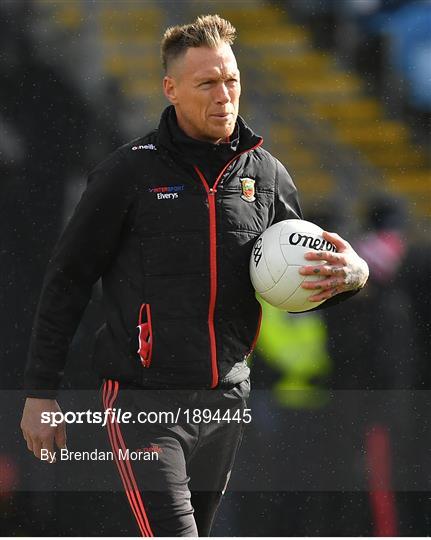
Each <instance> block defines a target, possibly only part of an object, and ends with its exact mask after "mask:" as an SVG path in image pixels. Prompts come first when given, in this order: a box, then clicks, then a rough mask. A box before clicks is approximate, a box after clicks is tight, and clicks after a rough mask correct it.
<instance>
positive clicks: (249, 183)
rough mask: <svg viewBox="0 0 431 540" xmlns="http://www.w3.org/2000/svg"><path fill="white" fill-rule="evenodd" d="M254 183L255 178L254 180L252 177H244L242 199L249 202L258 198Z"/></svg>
mask: <svg viewBox="0 0 431 540" xmlns="http://www.w3.org/2000/svg"><path fill="white" fill-rule="evenodd" d="M254 183H255V180H252V179H251V178H243V179H242V180H241V189H242V195H241V199H243V200H244V201H247V202H253V201H255V200H256V197H255V196H254Z"/></svg>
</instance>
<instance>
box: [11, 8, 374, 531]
mask: <svg viewBox="0 0 431 540" xmlns="http://www.w3.org/2000/svg"><path fill="white" fill-rule="evenodd" d="M234 39H235V29H234V28H233V26H232V25H231V24H230V23H229V22H228V21H226V20H223V19H221V18H220V17H218V16H217V15H213V16H206V17H199V18H198V19H197V20H196V21H195V22H194V23H192V24H189V25H185V26H181V27H173V28H169V29H168V30H167V31H166V32H165V35H164V37H163V41H162V57H163V64H164V68H165V72H166V75H165V77H164V79H163V89H164V93H165V95H166V97H167V98H168V100H169V101H170V102H171V104H172V105H171V106H170V107H168V108H167V109H166V110H165V111H164V112H163V114H162V117H161V121H160V125H159V128H158V130H155V131H153V132H151V133H150V134H148V135H147V136H145V137H142V138H140V139H138V140H135V141H132V142H131V143H129V144H126V145H124V146H123V147H121V148H120V149H118V150H117V151H115V152H114V153H113V154H111V155H110V156H109V157H108V158H107V159H106V160H105V161H104V162H103V163H101V164H100V165H99V166H98V167H96V169H95V170H94V171H93V172H92V173H91V174H90V176H89V183H88V187H87V190H86V191H85V193H84V194H83V196H82V199H81V201H80V203H79V205H78V206H77V208H76V211H75V213H74V215H73V217H72V219H71V221H70V223H69V225H68V227H67V228H66V231H65V232H64V234H63V236H62V238H61V239H60V241H59V243H58V244H57V246H56V248H55V250H54V254H53V257H52V260H51V261H50V264H49V267H48V270H47V275H46V279H45V283H44V287H43V291H42V295H41V299H40V303H39V307H38V311H37V315H36V320H35V325H34V329H33V335H32V341H31V346H30V358H29V363H28V367H27V371H26V388H27V389H28V396H29V397H28V399H27V401H26V405H25V408H24V413H23V419H22V423H21V427H22V430H23V433H24V437H25V439H26V441H27V445H28V447H29V449H30V450H31V451H32V452H34V454H35V455H36V456H37V457H40V452H41V449H42V448H43V449H50V450H53V447H54V441H55V443H56V445H57V446H58V447H62V446H64V445H65V442H66V435H65V430H64V426H63V425H60V426H58V427H57V428H55V429H54V428H49V427H46V425H45V426H42V425H41V423H40V416H41V413H42V412H43V411H59V410H60V409H59V406H58V404H57V402H56V401H55V396H56V391H57V388H58V386H59V384H60V380H61V375H62V371H63V368H64V364H65V358H66V353H67V348H68V345H69V343H70V341H71V339H72V336H73V334H74V332H75V329H76V327H77V325H78V323H79V320H80V318H81V315H82V313H83V311H84V309H85V306H86V305H87V303H88V301H89V298H90V295H91V289H92V286H93V284H94V283H95V282H96V281H97V280H98V279H99V277H102V284H103V291H104V302H105V307H106V324H105V325H104V326H103V327H102V329H101V330H100V332H99V333H98V337H97V352H96V367H97V370H98V373H99V374H100V376H101V377H102V378H103V379H104V380H105V382H104V385H103V403H104V407H105V409H108V410H109V408H111V407H113V406H115V407H119V406H120V404H121V406H122V407H123V408H128V409H129V410H131V411H134V412H138V411H140V410H141V411H142V410H146V411H151V410H159V409H160V410H164V409H166V408H169V409H176V410H178V409H179V408H182V409H184V408H187V407H189V408H194V409H197V410H201V409H204V408H206V407H209V408H210V409H211V410H213V411H217V410H223V411H227V410H228V411H230V413H232V414H235V413H239V416H240V417H241V418H242V419H244V408H245V398H246V397H247V396H248V391H249V383H248V378H249V368H248V366H247V357H248V356H249V354H250V352H251V351H252V349H253V346H254V343H255V341H256V337H257V332H258V326H259V321H260V306H259V304H258V302H257V301H256V299H255V295H254V291H253V288H252V286H251V283H250V280H249V276H248V261H249V257H250V252H251V247H252V245H253V242H254V240H255V239H256V238H257V236H258V235H259V234H260V233H261V232H262V231H264V230H265V229H266V228H267V227H269V226H270V225H271V224H273V223H275V222H277V221H280V220H283V219H288V218H298V217H300V216H301V211H300V207H299V204H298V201H297V196H296V189H295V186H294V184H293V182H292V180H291V178H290V176H289V175H288V173H287V172H286V170H285V168H284V167H283V166H282V165H281V163H280V162H278V161H277V160H276V159H275V158H274V157H272V156H271V155H270V154H269V153H268V152H267V151H266V150H264V149H263V148H262V139H261V137H259V136H257V135H256V134H254V133H253V131H252V130H251V129H250V128H249V127H248V126H247V124H246V123H245V122H244V121H243V120H242V119H241V118H240V117H239V116H238V108H239V98H240V93H241V85H240V74H239V71H238V67H237V64H236V60H235V56H234V54H233V52H232V49H231V45H232V43H233V41H234ZM245 180H253V181H254V183H253V184H252V185H253V189H254V196H253V197H249V196H245V191H244V190H246V189H250V182H248V185H247V186H245V183H244V181H245ZM325 237H326V239H327V240H329V241H331V242H333V243H334V244H335V245H336V247H337V248H338V253H336V254H330V253H327V252H315V253H311V254H309V256H308V258H309V259H310V260H319V259H320V260H322V261H323V263H322V265H319V266H318V268H316V266H305V267H304V268H303V269H302V270H301V272H302V273H303V274H307V275H308V274H316V273H319V274H321V276H322V279H321V280H318V281H314V282H313V283H307V284H304V287H306V288H309V289H310V290H312V291H313V294H312V299H314V300H315V301H319V300H321V299H327V298H330V297H332V296H334V295H336V294H338V293H344V292H346V291H355V290H357V289H359V288H361V287H362V286H363V285H364V284H365V282H366V280H367V275H368V269H367V265H366V263H365V262H364V261H363V260H362V259H360V258H359V257H358V255H357V254H356V253H355V252H354V251H353V249H352V248H351V247H350V245H349V244H348V243H347V242H345V241H344V240H342V239H341V238H340V237H339V236H338V235H335V234H330V233H325ZM136 329H138V332H137V331H136ZM242 425H243V423H242V422H234V421H225V422H219V421H214V422H210V423H209V424H205V423H203V422H199V420H197V421H196V422H193V421H191V419H190V418H180V419H179V420H178V421H175V422H174V423H171V424H168V423H166V424H158V425H153V426H151V428H149V427H148V424H145V425H132V426H131V425H121V426H120V425H119V423H117V422H115V423H114V424H111V425H108V434H109V438H110V441H111V444H112V447H113V449H114V450H118V449H119V448H126V447H129V448H141V447H146V448H149V447H151V448H156V449H157V451H158V453H159V456H160V459H159V460H158V461H157V462H154V463H151V466H147V465H146V466H145V467H146V468H145V469H144V466H143V465H141V464H139V463H138V464H135V463H133V464H132V463H131V462H130V461H128V460H126V461H122V460H119V459H117V460H116V462H117V466H118V470H119V473H120V476H121V479H122V482H123V484H124V487H125V491H126V494H127V497H128V501H129V503H130V506H131V509H132V512H133V514H134V516H135V518H136V522H137V525H138V527H139V530H140V532H141V534H142V535H143V536H152V535H156V536H163V535H168V536H174V535H177V536H187V535H192V536H193V535H197V534H198V533H199V535H202V536H205V535H208V534H209V531H210V527H211V523H212V519H213V517H214V514H215V511H216V508H217V506H218V504H219V501H220V498H221V495H222V493H223V492H224V489H225V487H226V484H227V481H228V479H229V475H230V470H231V467H232V464H233V460H234V456H235V453H236V450H237V448H238V446H239V443H240V439H241V433H242ZM190 491H191V494H190ZM193 511H194V514H193Z"/></svg>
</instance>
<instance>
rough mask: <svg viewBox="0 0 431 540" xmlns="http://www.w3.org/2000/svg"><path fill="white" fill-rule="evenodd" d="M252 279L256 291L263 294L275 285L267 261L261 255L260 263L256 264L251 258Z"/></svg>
mask: <svg viewBox="0 0 431 540" xmlns="http://www.w3.org/2000/svg"><path fill="white" fill-rule="evenodd" d="M250 279H251V282H252V284H253V287H254V288H255V290H256V292H258V293H259V294H262V293H263V292H264V291H267V290H268V289H270V288H271V287H273V286H274V282H273V281H272V277H271V274H270V273H269V270H268V267H267V266H266V262H265V260H264V258H263V256H262V257H261V259H260V261H259V263H258V265H257V266H256V265H255V263H254V261H253V259H251V260H250Z"/></svg>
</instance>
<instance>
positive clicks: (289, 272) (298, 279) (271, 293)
mask: <svg viewBox="0 0 431 540" xmlns="http://www.w3.org/2000/svg"><path fill="white" fill-rule="evenodd" d="M303 279H304V276H301V275H300V274H299V273H298V267H297V266H289V267H287V268H286V271H285V273H284V275H283V277H282V279H280V281H278V282H277V283H276V284H275V285H274V287H272V288H271V289H269V290H268V291H265V293H264V294H262V295H261V296H262V298H263V299H264V300H266V301H267V302H269V303H270V304H272V305H273V306H278V304H280V302H281V301H283V300H284V299H286V298H287V297H289V296H290V295H292V294H293V293H294V292H295V290H296V288H297V287H298V285H300V284H301V283H302V281H303Z"/></svg>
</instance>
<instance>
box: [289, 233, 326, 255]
mask: <svg viewBox="0 0 431 540" xmlns="http://www.w3.org/2000/svg"><path fill="white" fill-rule="evenodd" d="M289 244H291V245H292V246H298V245H301V246H302V247H307V248H310V249H315V250H316V251H334V252H335V251H337V248H336V247H335V246H334V245H333V244H331V242H328V240H325V239H324V238H319V237H315V236H308V235H307V234H300V233H296V232H294V233H292V234H291V235H290V236H289Z"/></svg>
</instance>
